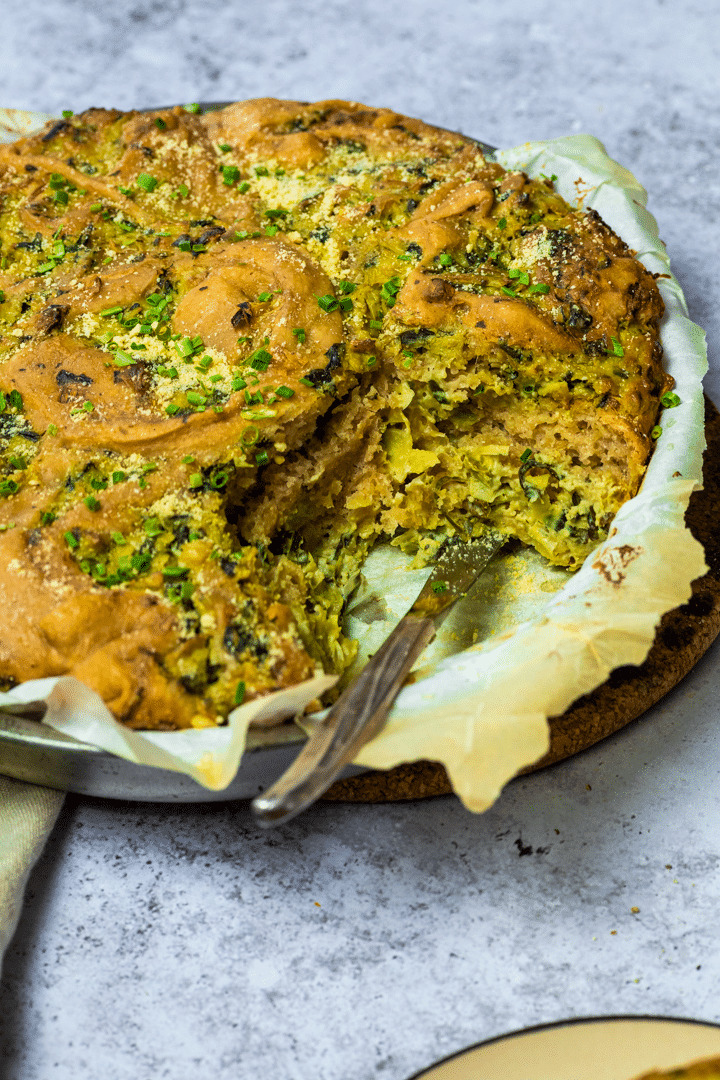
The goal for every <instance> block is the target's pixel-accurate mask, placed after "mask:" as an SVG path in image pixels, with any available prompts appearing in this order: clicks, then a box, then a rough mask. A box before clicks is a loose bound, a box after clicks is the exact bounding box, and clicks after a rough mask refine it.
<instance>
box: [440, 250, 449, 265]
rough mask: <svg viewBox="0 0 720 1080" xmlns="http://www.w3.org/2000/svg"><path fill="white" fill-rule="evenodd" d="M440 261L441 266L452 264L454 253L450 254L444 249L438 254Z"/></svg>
mask: <svg viewBox="0 0 720 1080" xmlns="http://www.w3.org/2000/svg"><path fill="white" fill-rule="evenodd" d="M438 262H439V263H440V265H441V266H452V255H448V253H447V251H443V252H442V254H440V255H438Z"/></svg>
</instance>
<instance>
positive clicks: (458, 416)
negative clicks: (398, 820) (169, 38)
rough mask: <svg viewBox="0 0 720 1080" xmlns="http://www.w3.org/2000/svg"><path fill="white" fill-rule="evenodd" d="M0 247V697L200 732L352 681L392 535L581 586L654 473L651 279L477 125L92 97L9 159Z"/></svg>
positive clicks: (293, 106)
mask: <svg viewBox="0 0 720 1080" xmlns="http://www.w3.org/2000/svg"><path fill="white" fill-rule="evenodd" d="M0 235H1V236H2V240H3V247H2V251H3V255H4V258H3V261H2V265H1V266H0V296H2V300H0V391H1V392H2V397H0V405H1V406H2V408H1V409H0V455H1V459H0V474H1V475H0V489H1V491H2V496H3V497H2V498H1V499H0V529H1V531H0V625H2V626H3V628H4V629H3V632H2V634H0V678H2V679H3V680H4V682H5V684H6V685H7V684H11V683H13V682H17V681H23V680H25V679H28V678H31V677H37V676H41V675H57V674H63V673H68V674H74V675H76V676H77V677H78V678H81V679H82V681H84V682H86V683H87V684H88V685H90V686H91V687H93V688H94V689H96V690H97V691H98V693H100V695H101V696H102V697H103V699H104V700H105V701H106V702H107V703H108V705H109V707H110V708H111V710H112V711H113V713H114V714H115V715H116V716H117V717H118V718H120V719H122V720H124V721H125V722H126V723H129V724H130V725H132V726H136V727H156V728H168V727H172V726H181V727H184V726H188V725H191V724H196V725H203V724H206V723H213V722H215V721H216V720H218V719H220V720H222V718H223V717H224V716H225V715H226V714H227V712H228V711H229V709H230V708H232V706H233V704H234V703H235V702H237V701H239V700H241V699H242V698H243V695H244V696H245V697H246V698H249V697H252V696H256V695H258V694H262V693H266V692H267V691H268V690H271V689H275V688H279V687H284V686H289V685H293V684H294V683H296V682H297V681H299V680H301V679H303V678H306V677H308V676H309V675H311V674H312V673H313V672H315V671H317V670H318V669H319V668H320V667H324V668H326V669H332V670H340V669H342V667H343V666H345V665H346V664H347V662H348V660H349V659H350V658H351V655H352V644H351V643H349V642H347V641H345V640H344V639H343V638H342V635H341V632H340V628H339V618H340V613H341V609H342V603H343V596H342V590H343V588H346V587H347V586H348V585H349V584H350V583H351V582H352V580H353V576H354V575H355V574H356V573H357V569H358V566H359V565H360V562H361V560H362V557H363V555H364V553H365V552H366V551H367V550H368V548H369V546H371V545H372V543H374V542H375V541H376V540H377V539H378V538H381V537H383V536H385V537H393V536H395V537H396V539H400V540H401V542H402V543H403V544H407V545H410V546H412V545H413V544H415V545H417V544H420V546H421V547H422V545H423V544H425V543H426V540H427V537H428V536H432V537H433V542H434V543H436V542H438V540H439V538H440V537H441V536H442V535H443V534H444V533H447V532H448V531H453V530H455V531H457V530H461V531H466V532H468V533H472V532H473V531H477V530H479V529H482V528H484V527H486V526H487V525H488V524H490V525H493V526H495V527H496V528H500V529H503V530H505V531H506V532H508V533H510V534H512V535H515V536H518V537H520V539H522V540H523V541H525V542H527V543H530V544H533V545H534V546H536V547H537V548H538V550H540V551H541V552H542V553H543V554H545V555H546V556H547V557H548V558H550V559H552V560H553V561H554V562H557V563H560V564H563V565H569V566H576V565H579V563H580V562H581V561H582V559H583V558H584V557H585V555H586V554H587V552H588V551H590V550H591V549H592V547H593V546H594V545H595V544H596V543H597V541H598V539H600V538H601V537H602V536H603V535H604V534H605V532H606V530H607V528H608V526H609V522H610V520H611V518H612V515H613V514H614V512H615V511H616V510H617V508H618V507H619V506H620V505H621V504H622V502H624V501H625V500H626V499H627V498H629V497H630V496H631V495H632V494H634V492H635V490H636V489H637V486H638V484H639V482H640V479H641V476H642V473H643V470H644V466H645V462H646V459H647V456H648V453H649V451H650V448H651V445H652V440H651V438H650V434H651V429H652V427H653V425H654V423H655V419H656V415H657V409H658V401H659V398H660V396H661V394H662V392H663V390H664V389H665V388H666V386H667V385H668V382H667V379H666V376H665V375H664V373H663V371H662V368H661V365H660V356H661V351H660V347H659V343H658V323H659V319H660V316H661V314H662V301H661V300H660V296H659V293H658V291H657V288H656V286H655V283H654V281H653V279H652V275H650V274H648V273H647V271H645V270H644V269H643V268H642V266H641V265H640V264H639V263H638V262H637V261H636V260H635V259H634V258H633V257H632V253H631V252H629V251H628V249H627V247H626V246H625V245H624V244H623V242H622V241H621V240H619V239H618V238H617V237H616V236H615V235H614V234H613V233H612V231H611V230H609V229H608V228H607V226H606V225H605V224H604V223H603V222H602V221H601V220H600V219H599V218H598V216H597V215H596V214H594V213H593V212H589V213H583V212H582V211H579V210H576V209H573V208H571V207H570V206H568V204H567V203H565V202H564V201H563V200H562V199H561V198H560V197H559V196H557V195H556V194H555V192H554V190H553V189H552V184H550V183H546V182H544V181H536V180H530V179H528V177H526V176H525V175H524V174H523V173H520V172H514V173H505V172H504V171H503V170H502V169H501V168H500V166H499V165H497V164H494V163H492V162H488V161H485V160H484V159H483V157H482V155H481V154H480V152H479V150H478V147H477V144H475V143H474V142H473V141H472V140H470V139H466V138H464V137H463V136H460V135H456V134H454V133H451V132H445V131H442V130H440V129H438V128H434V127H431V126H430V125H427V124H424V123H423V122H421V121H418V120H413V119H409V118H407V117H403V116H400V115H399V114H397V113H395V112H393V111H391V110H388V109H372V108H368V107H367V106H364V105H359V104H357V103H349V102H342V101H327V102H319V103H315V104H304V103H298V102H281V101H277V100H275V99H271V98H265V99H257V100H255V101H249V102H240V103H238V104H236V105H232V106H229V107H228V108H226V109H224V110H221V111H219V112H216V113H210V114H208V115H207V116H201V115H192V114H190V113H188V112H187V111H185V110H182V109H179V108H176V109H170V110H161V111H157V112H155V113H147V114H137V113H129V114H123V113H119V112H114V111H106V110H97V109H94V110H89V111H88V112H86V113H84V114H82V115H81V116H78V117H73V118H71V119H66V120H63V121H58V122H56V123H53V124H49V125H48V126H47V128H46V129H45V130H44V131H43V132H41V133H40V134H38V135H36V136H33V137H31V138H27V139H22V140H19V141H18V142H17V143H15V144H13V145H12V146H9V147H4V148H2V149H0ZM403 530H404V531H405V535H404V537H399V532H400V531H403Z"/></svg>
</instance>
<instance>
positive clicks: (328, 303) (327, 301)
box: [317, 293, 340, 312]
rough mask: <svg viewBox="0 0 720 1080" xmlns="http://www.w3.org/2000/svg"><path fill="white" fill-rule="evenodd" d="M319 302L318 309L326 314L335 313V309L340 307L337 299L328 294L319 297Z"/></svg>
mask: <svg viewBox="0 0 720 1080" xmlns="http://www.w3.org/2000/svg"><path fill="white" fill-rule="evenodd" d="M317 302H318V307H319V308H320V309H321V310H322V311H325V312H330V311H335V309H336V308H338V307H339V306H340V305H339V304H338V302H337V300H336V299H335V297H334V296H331V295H330V293H326V294H325V296H318V298H317Z"/></svg>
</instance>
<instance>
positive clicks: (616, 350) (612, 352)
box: [608, 338, 625, 356]
mask: <svg viewBox="0 0 720 1080" xmlns="http://www.w3.org/2000/svg"><path fill="white" fill-rule="evenodd" d="M610 340H611V341H612V349H609V350H608V355H609V356H624V355H625V350H624V349H623V347H622V345H621V344H620V342H619V341H618V339H617V338H610Z"/></svg>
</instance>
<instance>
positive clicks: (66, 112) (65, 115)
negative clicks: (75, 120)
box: [62, 109, 74, 120]
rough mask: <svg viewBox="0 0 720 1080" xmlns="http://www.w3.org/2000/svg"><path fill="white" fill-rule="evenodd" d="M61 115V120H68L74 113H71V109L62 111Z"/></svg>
mask: <svg viewBox="0 0 720 1080" xmlns="http://www.w3.org/2000/svg"><path fill="white" fill-rule="evenodd" d="M62 115H63V120H69V119H70V117H71V116H73V115H74V113H73V111H72V109H63V111H62Z"/></svg>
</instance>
